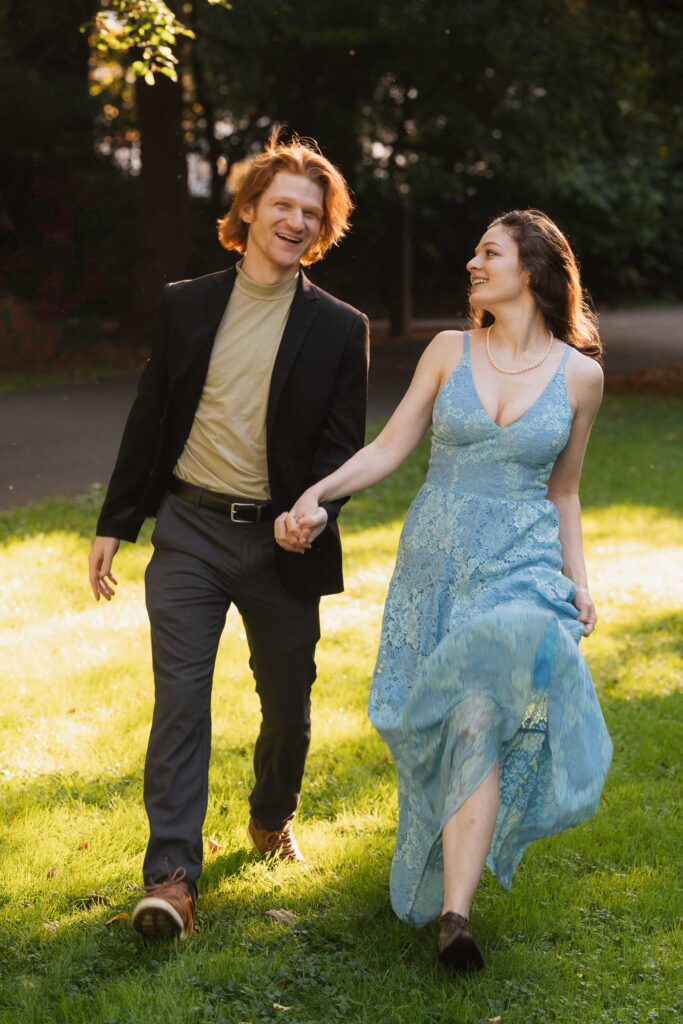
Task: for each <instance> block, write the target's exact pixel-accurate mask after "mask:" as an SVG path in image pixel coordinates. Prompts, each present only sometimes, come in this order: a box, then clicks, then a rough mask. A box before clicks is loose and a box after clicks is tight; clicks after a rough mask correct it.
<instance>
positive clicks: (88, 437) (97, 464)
mask: <svg viewBox="0 0 683 1024" xmlns="http://www.w3.org/2000/svg"><path fill="white" fill-rule="evenodd" d="M447 326H449V325H448V324H446V323H445V322H443V321H438V320H422V321H416V322H415V324H414V328H413V332H412V333H413V336H414V337H415V340H414V341H411V342H408V343H404V344H402V345H390V344H387V345H381V346H378V347H377V348H375V349H374V350H373V353H372V359H371V368H370V392H369V408H368V419H369V420H370V421H372V420H381V419H386V418H387V417H388V416H389V415H390V414H391V412H392V410H393V409H394V408H395V407H396V404H397V403H398V401H399V399H400V397H401V395H402V394H403V392H404V391H405V388H406V387H407V385H408V383H409V381H410V377H411V375H412V372H413V369H414V367H415V364H416V362H417V360H418V358H419V356H420V353H421V352H422V350H423V348H424V346H425V344H426V343H427V341H428V339H429V338H430V337H431V336H432V335H433V334H435V333H436V332H437V331H438V330H441V329H443V328H444V327H447ZM377 327H378V331H377V333H378V335H379V334H380V333H381V328H382V324H381V323H380V324H378V325H377ZM600 327H601V334H602V337H603V340H604V342H605V352H606V358H605V373H606V375H607V376H608V377H614V376H617V375H619V374H623V373H629V372H632V371H635V370H639V369H645V368H648V367H657V366H674V365H683V307H678V308H674V309H652V310H636V311H624V312H613V313H605V314H604V315H603V316H602V317H601V318H600ZM135 387H136V381H135V380H113V381H101V382H100V383H81V384H74V385H72V386H66V387H50V388H41V389H35V390H25V391H18V392H14V393H10V394H5V395H0V508H11V507H15V506H19V505H27V504H33V503H35V502H38V501H42V500H44V499H46V498H57V497H69V496H71V495H74V494H82V493H84V492H85V491H87V490H89V488H91V487H92V486H93V485H95V484H100V485H101V486H106V484H107V481H108V480H109V475H110V473H111V470H112V467H113V464H114V459H115V457H116V452H117V449H118V445H119V441H120V438H121V432H122V430H123V425H124V423H125V419H126V415H127V413H128V409H129V408H130V405H131V402H132V401H133V397H134V395H135Z"/></svg>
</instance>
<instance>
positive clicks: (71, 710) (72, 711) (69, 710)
mask: <svg viewBox="0 0 683 1024" xmlns="http://www.w3.org/2000/svg"><path fill="white" fill-rule="evenodd" d="M66 713H67V715H75V714H76V708H67V711H66Z"/></svg>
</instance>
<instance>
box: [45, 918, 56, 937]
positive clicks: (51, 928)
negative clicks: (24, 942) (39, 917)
mask: <svg viewBox="0 0 683 1024" xmlns="http://www.w3.org/2000/svg"><path fill="white" fill-rule="evenodd" d="M43 928H44V929H45V931H46V932H50V934H51V935H54V933H55V932H56V931H57V929H58V928H59V922H58V921H43Z"/></svg>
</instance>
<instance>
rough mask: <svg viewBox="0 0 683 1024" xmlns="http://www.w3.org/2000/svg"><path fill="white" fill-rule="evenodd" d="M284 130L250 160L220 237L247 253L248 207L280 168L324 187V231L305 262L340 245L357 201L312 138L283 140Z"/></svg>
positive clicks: (220, 224)
mask: <svg viewBox="0 0 683 1024" xmlns="http://www.w3.org/2000/svg"><path fill="white" fill-rule="evenodd" d="M279 135H280V129H277V128H276V129H275V130H274V131H273V133H272V134H271V136H270V139H269V140H268V143H267V145H266V148H265V149H264V151H263V152H262V153H259V154H258V156H255V157H253V158H252V159H251V160H250V161H249V162H248V163H249V166H248V169H247V171H246V173H245V174H244V177H243V178H242V180H241V181H240V184H239V187H238V189H237V192H236V193H235V196H234V198H233V200H232V205H231V207H230V210H229V211H228V213H227V214H226V215H225V217H222V218H221V220H219V221H218V237H219V239H220V242H221V245H223V246H224V247H225V248H226V249H236V250H237V252H241V253H243V252H246V248H247V236H248V233H249V225H248V224H246V223H245V222H244V221H243V220H242V210H243V209H244V207H245V206H249V205H254V206H255V205H256V204H257V203H258V200H259V198H260V197H261V196H262V195H263V193H264V192H265V191H266V189H267V188H268V186H269V185H270V184H271V182H272V181H273V178H274V177H275V175H276V174H277V173H278V171H286V172H287V173H288V174H302V175H304V176H305V177H307V178H309V180H310V181H314V182H316V184H318V185H320V187H321V188H322V190H323V217H322V225H321V229H320V234H319V236H318V238H317V239H316V241H315V242H314V244H313V245H312V246H311V248H310V249H309V250H308V251H307V252H306V254H305V255H304V256H303V257H302V259H301V262H302V263H303V264H305V265H308V264H309V263H315V262H316V261H317V260H321V259H322V258H323V256H324V255H325V253H326V252H327V250H328V249H329V248H330V247H331V246H333V245H337V243H338V242H339V241H340V239H341V238H342V237H343V236H344V235H345V234H346V232H347V230H348V227H349V216H350V214H351V211H352V209H353V202H352V201H351V195H350V192H349V186H348V185H347V183H346V181H345V179H344V177H343V175H342V174H341V172H340V171H338V170H337V168H336V167H335V166H334V164H331V163H330V161H329V160H328V159H327V157H324V156H323V155H322V153H321V152H320V149H319V148H318V144H317V143H316V142H314V141H313V140H312V139H300V138H299V137H298V135H295V136H294V137H293V139H292V140H291V142H280V141H279Z"/></svg>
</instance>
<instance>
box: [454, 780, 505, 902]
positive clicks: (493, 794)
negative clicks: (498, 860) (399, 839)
mask: <svg viewBox="0 0 683 1024" xmlns="http://www.w3.org/2000/svg"><path fill="white" fill-rule="evenodd" d="M497 813H498V762H497V761H496V763H495V765H494V766H493V768H492V769H491V771H490V772H489V774H488V775H487V776H486V778H485V779H484V781H483V782H482V783H481V785H480V786H478V787H477V789H475V791H474V793H471V794H470V795H469V796H468V798H467V800H465V802H464V804H463V805H462V807H459V808H458V810H457V811H456V812H455V814H454V815H453V816H452V817H450V818H449V819H448V821H447V822H446V824H445V826H444V830H443V833H442V839H443V880H444V883H443V888H444V899H443V913H444V914H445V913H447V912H448V911H453V912H454V913H456V914H462V916H463V917H467V918H469V916H470V907H471V906H472V900H473V899H474V894H475V892H476V890H477V886H478V884H479V879H480V878H481V873H482V871H483V870H484V865H485V863H486V857H487V856H488V852H489V848H490V846H491V839H492V838H493V830H494V828H495V826H496V815H497Z"/></svg>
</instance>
